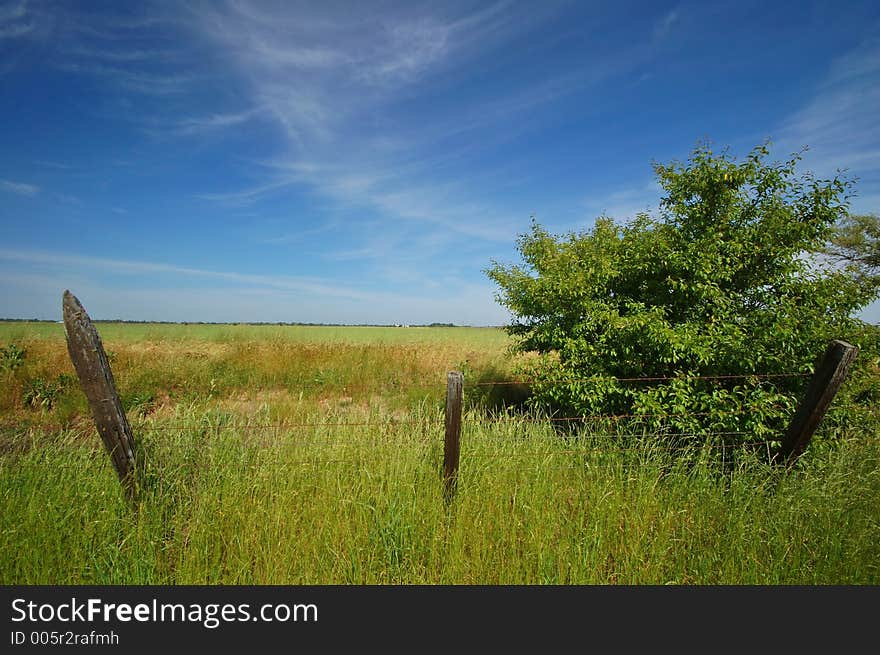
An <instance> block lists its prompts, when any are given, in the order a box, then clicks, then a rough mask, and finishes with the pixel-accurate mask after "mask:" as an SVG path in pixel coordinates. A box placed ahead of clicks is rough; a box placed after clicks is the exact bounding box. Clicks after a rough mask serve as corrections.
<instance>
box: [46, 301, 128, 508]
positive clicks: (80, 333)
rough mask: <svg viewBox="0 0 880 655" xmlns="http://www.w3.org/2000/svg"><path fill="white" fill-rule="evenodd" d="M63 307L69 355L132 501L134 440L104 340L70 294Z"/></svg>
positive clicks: (99, 429)
mask: <svg viewBox="0 0 880 655" xmlns="http://www.w3.org/2000/svg"><path fill="white" fill-rule="evenodd" d="M62 307H63V310H64V333H65V335H66V337H67V352H68V353H69V354H70V359H71V360H72V361H73V366H74V368H75V369H76V374H77V376H78V377H79V382H80V385H81V386H82V390H83V392H84V393H85V395H86V398H87V399H88V401H89V408H90V409H91V410H92V417H93V418H94V420H95V425H96V426H97V428H98V433H99V434H100V435H101V440H102V441H103V442H104V447H105V448H106V449H107V452H108V453H109V454H110V460H111V461H112V462H113V468H115V469H116V474H117V475H118V476H119V481H120V482H121V483H122V486H123V488H124V489H125V493H126V496H128V498H129V499H130V500H131V499H133V498H134V494H135V456H134V437H133V436H132V434H131V427H129V425H128V419H127V418H126V416H125V412H124V411H123V410H122V403H121V402H120V401H119V394H118V393H117V392H116V384H115V382H114V381H113V372H112V371H111V370H110V364H109V362H108V361H107V355H106V353H105V352H104V346H103V344H102V343H101V337H100V336H98V331H97V330H96V329H95V326H94V325H93V324H92V320H91V319H90V318H89V315H88V314H87V313H86V310H85V309H84V308H83V306H82V305H81V304H80V302H79V300H78V299H77V298H76V296H74V295H73V294H72V293H70V291H65V292H64V299H63V301H62Z"/></svg>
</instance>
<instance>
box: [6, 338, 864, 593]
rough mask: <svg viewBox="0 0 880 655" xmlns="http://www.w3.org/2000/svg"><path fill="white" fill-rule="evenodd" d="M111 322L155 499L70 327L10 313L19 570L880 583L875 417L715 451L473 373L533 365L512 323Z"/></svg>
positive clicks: (77, 580)
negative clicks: (816, 438) (535, 402)
mask: <svg viewBox="0 0 880 655" xmlns="http://www.w3.org/2000/svg"><path fill="white" fill-rule="evenodd" d="M97 328H98V331H99V332H100V334H101V336H102V339H103V341H104V346H105V349H106V350H107V352H108V355H109V357H110V360H111V365H112V367H113V371H114V376H115V378H116V382H117V386H118V388H119V391H120V396H121V397H122V401H123V405H124V407H125V409H126V411H127V413H128V416H129V420H130V422H131V424H132V427H133V431H134V434H135V439H136V441H137V445H138V451H139V453H138V455H139V459H140V462H141V468H142V470H141V471H140V479H139V496H138V501H137V503H136V504H135V505H134V506H131V505H129V504H127V502H126V500H125V498H124V495H123V493H122V491H121V488H120V485H119V483H118V481H117V479H116V477H115V474H114V472H113V470H112V467H111V465H110V462H109V458H108V457H107V455H106V453H105V452H104V451H103V447H102V445H101V442H100V439H99V438H98V436H97V434H96V432H95V430H94V427H93V425H92V423H91V419H90V416H89V412H88V407H87V405H86V401H85V398H84V397H83V395H82V393H81V392H80V390H79V388H78V383H77V381H76V378H75V376H74V373H73V368H72V365H71V363H70V360H69V358H68V356H67V351H66V345H65V341H64V333H63V327H62V326H61V325H59V324H51V323H27V322H15V323H12V322H7V323H0V346H2V347H5V348H6V350H4V353H5V355H4V359H3V364H4V367H3V369H0V383H2V389H3V392H2V397H0V498H2V501H0V502H2V512H0V583H2V584H203V583H205V584H336V583H339V584H386V583H396V584H416V583H427V584H520V583H530V584H878V583H880V501H878V499H880V439H878V431H877V430H876V427H877V424H876V421H873V422H871V421H869V420H868V419H865V418H864V417H863V418H861V419H860V420H859V421H858V422H853V423H847V422H846V421H830V422H828V425H827V426H825V427H824V428H823V429H824V430H825V431H826V434H825V435H823V436H824V439H823V441H822V447H817V448H811V449H810V450H809V451H808V452H807V455H806V456H805V457H804V458H802V460H801V463H800V464H799V465H798V466H797V467H796V468H795V469H794V470H792V471H789V472H785V471H782V470H780V469H774V468H771V467H769V466H768V465H767V464H766V463H765V458H764V457H762V453H761V452H760V449H759V450H758V451H756V452H753V453H737V454H736V456H735V457H733V456H732V454H731V459H729V460H727V461H726V462H722V465H719V459H721V460H723V459H724V457H725V452H726V451H724V449H720V450H721V455H720V456H719V448H717V446H718V445H719V444H713V443H708V444H705V446H704V447H702V448H695V449H692V450H689V451H687V452H685V453H682V452H680V451H674V450H672V449H671V448H669V447H667V444H665V443H664V442H663V441H661V440H659V439H653V438H651V435H647V436H644V435H638V434H633V433H632V430H631V428H629V427H628V426H626V425H620V426H616V428H615V430H613V431H609V430H608V428H607V427H602V428H601V429H600V428H598V427H596V426H590V425H586V426H584V427H583V428H582V429H581V430H579V431H578V432H577V433H565V434H561V433H560V432H559V431H557V430H555V429H554V428H553V426H552V425H551V424H550V423H549V422H548V421H545V420H542V418H541V417H540V416H537V415H535V414H534V413H530V412H528V411H524V410H522V409H520V408H518V407H519V405H520V403H521V401H522V400H523V399H524V397H525V395H526V393H527V390H526V389H524V388H521V387H519V386H517V385H508V386H504V387H501V388H492V387H485V386H469V384H468V383H471V384H472V383H473V382H476V381H488V380H509V379H512V377H513V372H514V371H515V368H516V363H517V362H516V360H515V359H514V358H513V357H512V356H511V355H510V354H509V353H508V351H507V347H508V345H509V342H508V337H507V336H506V335H505V333H504V332H503V331H501V330H497V329H489V328H369V327H350V328H336V327H307V326H302V327H300V326H246V325H164V324H163V325H158V324H156V325H150V324H112V323H99V324H97ZM13 344H14V345H15V347H16V351H12V350H10V346H11V345H13ZM16 352H20V353H22V354H20V355H18V354H15V353H16ZM10 353H12V354H10ZM13 360H14V361H13ZM449 370H463V371H464V372H465V375H466V383H465V397H466V411H465V416H464V423H463V430H462V451H461V469H460V474H459V481H458V490H457V494H456V496H455V498H454V499H453V500H452V502H450V503H448V504H447V503H446V502H444V498H443V493H442V491H443V489H442V484H441V480H440V469H441V464H442V458H443V420H444V417H443V403H444V397H445V377H446V372H447V371H449ZM505 404H507V405H510V406H511V407H512V408H508V409H504V406H505Z"/></svg>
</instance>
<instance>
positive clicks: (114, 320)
mask: <svg viewBox="0 0 880 655" xmlns="http://www.w3.org/2000/svg"><path fill="white" fill-rule="evenodd" d="M21 321H27V322H29V323H60V322H61V321H57V320H52V319H49V318H0V322H5V323H18V322H21ZM92 322H93V323H132V324H135V325H147V324H154V325H291V326H307V327H432V328H436V327H473V326H471V325H456V324H455V323H422V324H416V323H408V324H405V325H403V324H400V323H302V322H299V321H244V322H242V321H236V322H224V321H219V322H218V321H127V320H124V319H121V318H109V319H100V318H94V319H92ZM485 327H495V326H491V325H490V326H485Z"/></svg>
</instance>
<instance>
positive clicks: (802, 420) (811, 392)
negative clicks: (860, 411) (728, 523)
mask: <svg viewBox="0 0 880 655" xmlns="http://www.w3.org/2000/svg"><path fill="white" fill-rule="evenodd" d="M858 352H859V349H858V348H856V347H855V346H853V345H852V344H849V343H847V342H845V341H837V340H835V341H832V342H831V343H830V344H828V348H827V350H826V351H825V356H824V357H823V358H822V362H821V363H820V364H819V366H818V368H817V369H816V373H815V374H814V375H813V378H812V379H811V380H810V386H809V387H808V388H807V392H806V393H805V394H804V397H803V399H802V400H801V404H800V405H799V406H798V408H797V411H796V412H795V415H794V418H793V419H792V421H791V425H789V426H788V431H787V432H786V433H785V436H784V437H783V439H782V445H781V446H780V448H779V452H777V453H776V455H775V456H774V458H773V461H774V462H775V463H777V464H792V463H794V461H795V460H797V458H798V457H800V456H801V454H802V453H803V452H804V451H805V450H806V449H807V446H808V445H809V443H810V439H811V438H812V437H813V433H814V432H815V431H816V428H817V427H819V423H820V422H821V420H822V417H824V416H825V412H826V411H827V410H828V406H829V405H830V404H831V401H832V400H833V399H834V396H835V395H836V394H837V390H838V389H840V385H841V384H843V381H844V380H846V376H847V375H848V374H849V370H850V368H851V367H852V364H853V361H854V360H855V358H856V355H857V354H858Z"/></svg>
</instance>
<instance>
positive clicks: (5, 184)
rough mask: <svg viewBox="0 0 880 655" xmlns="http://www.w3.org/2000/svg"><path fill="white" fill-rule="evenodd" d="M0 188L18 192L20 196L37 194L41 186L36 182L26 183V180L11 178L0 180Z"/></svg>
mask: <svg viewBox="0 0 880 655" xmlns="http://www.w3.org/2000/svg"><path fill="white" fill-rule="evenodd" d="M0 189H3V190H4V191H8V192H10V193H16V194H18V195H20V196H35V195H37V194H38V193H39V192H40V187H38V186H37V185H35V184H25V183H24V182H13V181H11V180H0Z"/></svg>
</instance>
